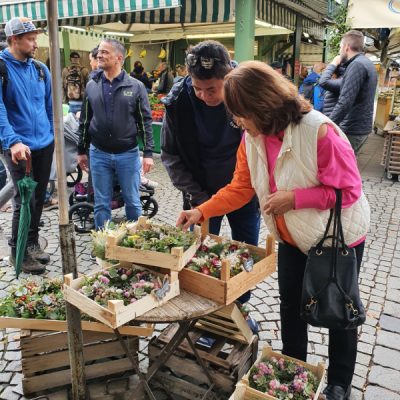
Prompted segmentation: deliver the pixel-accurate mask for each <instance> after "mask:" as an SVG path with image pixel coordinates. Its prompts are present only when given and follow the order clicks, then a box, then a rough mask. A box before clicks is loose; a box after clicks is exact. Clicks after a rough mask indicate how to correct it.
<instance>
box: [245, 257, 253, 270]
mask: <svg viewBox="0 0 400 400" xmlns="http://www.w3.org/2000/svg"><path fill="white" fill-rule="evenodd" d="M253 265H254V260H253V258H252V257H249V258H248V259H247V261H246V262H245V263H244V269H245V270H246V272H251V271H253Z"/></svg>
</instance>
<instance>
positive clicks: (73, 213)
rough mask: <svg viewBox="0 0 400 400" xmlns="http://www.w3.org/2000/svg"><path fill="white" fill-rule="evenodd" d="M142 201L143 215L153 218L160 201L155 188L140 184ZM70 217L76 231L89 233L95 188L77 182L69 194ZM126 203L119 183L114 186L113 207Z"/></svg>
mask: <svg viewBox="0 0 400 400" xmlns="http://www.w3.org/2000/svg"><path fill="white" fill-rule="evenodd" d="M139 190H140V193H141V195H140V202H141V203H142V215H145V216H146V217H147V218H152V217H154V216H155V215H156V214H157V211H158V203H157V200H156V199H155V198H154V197H153V196H154V188H151V187H149V186H146V185H140V189H139ZM69 204H70V206H71V207H70V209H69V219H70V221H72V222H73V224H74V228H75V231H76V232H78V233H87V232H90V231H91V230H92V229H95V226H94V207H93V188H91V187H90V185H89V184H88V183H87V182H85V183H81V182H77V183H76V184H75V186H74V191H73V192H72V193H71V194H70V196H69ZM124 205H125V203H124V199H123V197H122V193H121V188H120V187H119V185H115V186H114V193H113V197H112V201H111V209H112V210H115V209H117V208H121V207H123V206H124Z"/></svg>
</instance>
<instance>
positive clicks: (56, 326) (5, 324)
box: [0, 317, 154, 336]
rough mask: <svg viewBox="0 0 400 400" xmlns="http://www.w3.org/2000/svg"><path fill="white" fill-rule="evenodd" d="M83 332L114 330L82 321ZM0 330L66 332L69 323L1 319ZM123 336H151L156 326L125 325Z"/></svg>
mask: <svg viewBox="0 0 400 400" xmlns="http://www.w3.org/2000/svg"><path fill="white" fill-rule="evenodd" d="M81 326H82V330H84V331H94V332H105V333H113V330H112V329H111V328H110V327H108V326H106V325H104V324H102V323H100V322H93V321H82V322H81ZM0 328H19V329H32V330H40V331H56V332H66V331H67V330H68V328H67V322H66V321H59V320H52V319H29V318H10V317H0ZM119 332H120V333H121V335H126V336H151V335H152V334H153V332H154V324H143V325H138V326H130V325H124V326H121V327H120V328H119Z"/></svg>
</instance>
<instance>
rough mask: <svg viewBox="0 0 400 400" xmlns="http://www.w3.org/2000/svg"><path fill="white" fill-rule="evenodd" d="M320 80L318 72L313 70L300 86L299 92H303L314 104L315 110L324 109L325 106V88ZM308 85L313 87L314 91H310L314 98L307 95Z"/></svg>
mask: <svg viewBox="0 0 400 400" xmlns="http://www.w3.org/2000/svg"><path fill="white" fill-rule="evenodd" d="M318 81H319V74H317V73H316V72H311V74H310V75H308V76H307V77H306V78H305V79H304V81H303V83H302V84H301V86H300V88H299V93H300V94H303V95H304V96H305V97H306V98H307V99H308V100H310V101H311V103H312V104H313V105H314V109H315V110H317V111H322V108H323V106H324V90H323V89H322V88H321V86H320V85H319V84H318ZM307 86H309V87H311V88H312V91H310V92H311V95H312V98H308V97H307V95H306V94H307V93H306V92H307V90H306V87H307Z"/></svg>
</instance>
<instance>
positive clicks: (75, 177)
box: [67, 165, 83, 187]
mask: <svg viewBox="0 0 400 400" xmlns="http://www.w3.org/2000/svg"><path fill="white" fill-rule="evenodd" d="M82 176H83V174H82V170H81V167H80V166H79V165H77V166H76V169H75V171H73V172H69V173H68V174H67V186H68V187H74V186H75V184H77V183H78V182H80V181H81V180H82Z"/></svg>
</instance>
